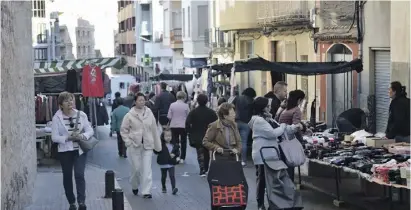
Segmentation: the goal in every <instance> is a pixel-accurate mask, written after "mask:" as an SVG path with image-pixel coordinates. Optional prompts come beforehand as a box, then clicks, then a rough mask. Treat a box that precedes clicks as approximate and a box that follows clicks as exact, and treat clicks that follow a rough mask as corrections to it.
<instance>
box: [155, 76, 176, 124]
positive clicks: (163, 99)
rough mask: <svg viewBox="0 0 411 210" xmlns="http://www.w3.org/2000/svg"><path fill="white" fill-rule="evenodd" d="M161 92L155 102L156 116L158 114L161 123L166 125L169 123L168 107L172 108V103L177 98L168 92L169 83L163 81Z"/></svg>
mask: <svg viewBox="0 0 411 210" xmlns="http://www.w3.org/2000/svg"><path fill="white" fill-rule="evenodd" d="M160 85H161V93H160V94H159V95H158V96H157V98H156V100H155V102H154V110H153V112H154V116H156V115H157V118H156V119H158V121H159V123H160V125H162V126H165V125H167V124H168V121H169V120H168V118H167V114H168V109H169V108H170V105H171V103H173V102H175V101H176V98H175V97H174V95H173V94H171V93H170V92H168V91H167V90H166V89H167V84H166V83H165V82H162V83H161V84H160Z"/></svg>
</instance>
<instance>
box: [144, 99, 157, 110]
mask: <svg viewBox="0 0 411 210" xmlns="http://www.w3.org/2000/svg"><path fill="white" fill-rule="evenodd" d="M146 107H148V108H149V109H150V110H151V111H152V112H153V113H155V112H154V103H153V102H151V101H150V100H148V101H146Z"/></svg>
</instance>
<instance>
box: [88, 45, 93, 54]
mask: <svg viewBox="0 0 411 210" xmlns="http://www.w3.org/2000/svg"><path fill="white" fill-rule="evenodd" d="M87 51H88V53H89V54H92V52H91V47H90V46H88V47H87Z"/></svg>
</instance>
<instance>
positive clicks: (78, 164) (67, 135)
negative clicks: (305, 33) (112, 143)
mask: <svg viewBox="0 0 411 210" xmlns="http://www.w3.org/2000/svg"><path fill="white" fill-rule="evenodd" d="M57 101H58V104H59V106H60V109H59V110H58V111H57V112H56V114H54V116H53V120H52V126H51V129H52V132H51V139H52V140H53V142H55V143H58V152H59V154H58V156H59V159H60V164H61V169H62V171H63V186H64V191H65V193H66V197H67V200H68V202H69V204H70V208H69V209H70V210H76V209H77V206H76V197H75V196H74V193H73V168H74V179H75V181H76V189H77V203H78V205H79V208H78V209H79V210H86V209H87V207H86V205H85V201H86V181H85V179H84V170H85V168H86V158H87V155H86V154H85V153H83V151H82V150H81V148H80V147H79V144H78V141H79V140H86V139H89V138H90V137H92V136H93V134H94V131H93V128H91V125H90V122H89V121H88V119H87V115H86V114H85V113H84V112H82V111H79V110H76V109H74V102H75V99H74V95H73V94H71V93H69V92H62V93H60V95H59V96H58V99H57ZM77 112H80V117H79V119H77V116H78V115H77ZM76 122H77V126H78V127H77V128H78V129H77V130H74V128H75V124H76Z"/></svg>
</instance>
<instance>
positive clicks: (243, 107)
mask: <svg viewBox="0 0 411 210" xmlns="http://www.w3.org/2000/svg"><path fill="white" fill-rule="evenodd" d="M233 104H234V105H235V112H236V114H235V115H236V116H235V119H236V120H238V121H241V122H244V123H248V122H250V120H251V117H252V115H253V112H252V108H253V107H252V106H253V99H252V98H251V97H249V96H246V95H241V96H238V97H236V98H235V99H234V101H233Z"/></svg>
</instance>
